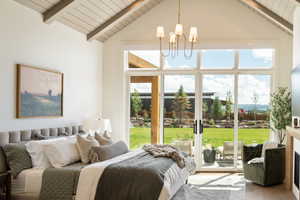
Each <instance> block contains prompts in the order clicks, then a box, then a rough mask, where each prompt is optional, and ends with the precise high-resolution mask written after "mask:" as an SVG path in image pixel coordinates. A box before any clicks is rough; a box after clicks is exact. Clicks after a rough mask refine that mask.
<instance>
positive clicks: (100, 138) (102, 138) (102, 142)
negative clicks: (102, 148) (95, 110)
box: [95, 133, 113, 145]
mask: <svg viewBox="0 0 300 200" xmlns="http://www.w3.org/2000/svg"><path fill="white" fill-rule="evenodd" d="M95 139H96V140H97V141H98V142H99V144H100V145H110V144H113V141H112V140H111V139H110V138H108V137H106V136H104V135H100V134H98V133H95Z"/></svg>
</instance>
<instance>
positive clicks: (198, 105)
mask: <svg viewBox="0 0 300 200" xmlns="http://www.w3.org/2000/svg"><path fill="white" fill-rule="evenodd" d="M245 48H247V47H245ZM266 48H272V49H274V50H275V55H276V51H277V48H274V47H266ZM238 49H239V48H237V49H235V50H234V51H235V61H234V67H233V68H232V69H203V68H201V61H200V60H201V53H198V56H197V58H198V61H197V67H196V68H193V69H184V70H182V69H165V68H164V66H163V63H164V62H163V59H161V60H160V66H159V68H157V69H152V70H149V69H137V70H133V69H129V68H128V61H127V59H126V55H127V53H125V59H124V60H125V67H126V69H127V70H125V75H126V87H127V90H126V91H127V94H126V95H127V98H126V99H127V100H126V105H127V107H128V109H127V112H126V118H125V119H126V120H127V124H129V123H128V122H130V106H128V105H130V77H132V76H158V77H159V79H160V94H159V100H160V103H159V107H160V108H164V92H162V91H164V77H165V76H166V75H194V76H195V80H196V81H195V84H196V85H195V93H196V94H195V119H196V120H198V121H199V120H202V118H203V117H202V103H203V102H202V101H203V98H202V95H203V88H202V81H203V80H202V79H203V76H204V75H227V74H228V75H233V76H234V102H235V104H234V165H233V167H232V168H203V167H202V166H201V165H202V163H201V162H202V150H203V147H202V135H200V134H199V129H198V130H197V131H198V134H197V135H199V136H198V138H196V136H197V135H196V136H195V138H196V141H197V140H198V142H199V141H200V152H198V156H195V157H196V164H197V171H209V172H238V171H241V170H242V169H239V168H237V160H238V155H237V154H238V131H239V127H238V125H239V122H238V84H239V83H238V77H239V75H270V76H271V83H270V93H272V92H273V91H274V89H275V85H276V84H275V78H276V70H277V65H276V61H277V59H278V58H277V57H276V56H275V55H274V56H273V67H272V68H270V69H239V68H238V65H239V54H238ZM128 50H130V49H127V51H128ZM126 62H127V64H126ZM159 113H160V116H159V132H160V139H159V143H160V144H162V142H163V137H164V135H163V134H164V133H163V129H164V127H163V125H164V124H163V117H164V113H163V109H160V111H159ZM126 126H127V130H126V134H127V139H128V142H130V130H129V128H130V127H129V125H126ZM197 127H199V125H198V126H197ZM196 141H195V144H196Z"/></svg>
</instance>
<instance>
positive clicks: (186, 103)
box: [172, 85, 191, 124]
mask: <svg viewBox="0 0 300 200" xmlns="http://www.w3.org/2000/svg"><path fill="white" fill-rule="evenodd" d="M172 107H173V109H174V111H175V113H176V117H177V118H178V119H179V124H182V119H183V117H184V114H185V111H187V110H188V109H190V108H191V103H190V100H189V98H188V96H187V94H186V93H185V92H184V88H183V86H182V85H181V86H180V88H179V90H178V91H177V93H176V94H175V99H174V100H173V105H172Z"/></svg>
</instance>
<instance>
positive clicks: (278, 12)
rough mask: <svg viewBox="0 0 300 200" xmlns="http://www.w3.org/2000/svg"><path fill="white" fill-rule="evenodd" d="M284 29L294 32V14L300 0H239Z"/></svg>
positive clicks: (299, 4)
mask: <svg viewBox="0 0 300 200" xmlns="http://www.w3.org/2000/svg"><path fill="white" fill-rule="evenodd" d="M239 1H241V2H242V3H244V4H245V5H247V6H249V7H250V8H252V9H254V10H255V11H257V12H258V13H260V14H261V15H263V16H264V17H266V18H267V19H268V20H270V21H271V22H273V23H274V24H276V25H278V26H279V27H280V28H282V29H283V30H284V31H286V32H288V33H290V34H292V33H293V14H294V11H295V9H296V7H297V6H300V0H239Z"/></svg>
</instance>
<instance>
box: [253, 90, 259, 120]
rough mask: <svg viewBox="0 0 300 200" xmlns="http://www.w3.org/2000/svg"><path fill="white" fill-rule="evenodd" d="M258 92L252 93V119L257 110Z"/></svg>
mask: <svg viewBox="0 0 300 200" xmlns="http://www.w3.org/2000/svg"><path fill="white" fill-rule="evenodd" d="M258 98H259V97H258V94H257V93H256V92H254V93H253V97H252V100H253V103H254V109H253V114H254V120H255V121H256V112H257V103H258Z"/></svg>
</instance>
